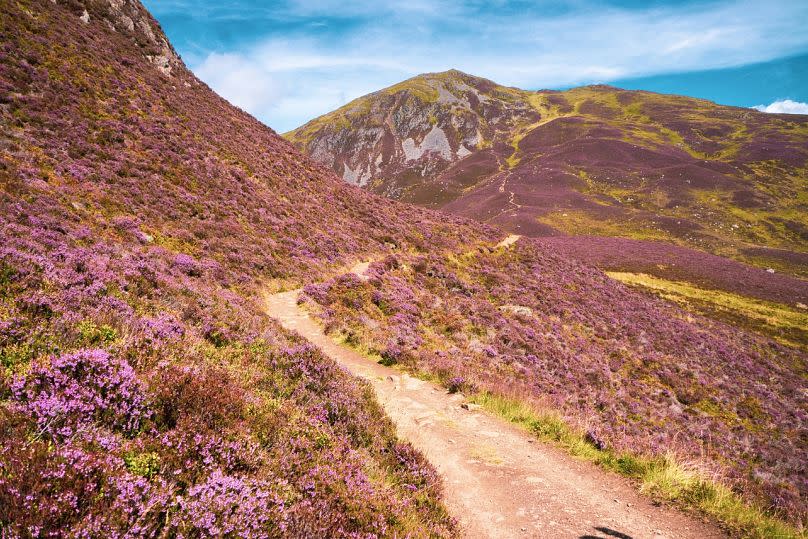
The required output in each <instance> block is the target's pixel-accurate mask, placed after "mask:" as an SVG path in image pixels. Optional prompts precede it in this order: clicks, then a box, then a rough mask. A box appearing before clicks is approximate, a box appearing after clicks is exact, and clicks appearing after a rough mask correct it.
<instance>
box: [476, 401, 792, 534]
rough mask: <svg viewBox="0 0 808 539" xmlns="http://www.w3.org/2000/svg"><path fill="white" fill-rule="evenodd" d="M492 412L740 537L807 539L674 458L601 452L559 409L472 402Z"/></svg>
mask: <svg viewBox="0 0 808 539" xmlns="http://www.w3.org/2000/svg"><path fill="white" fill-rule="evenodd" d="M470 400H471V402H473V403H475V404H478V405H480V406H481V407H482V408H483V409H484V410H486V411H487V412H489V413H491V414H494V415H496V416H499V417H501V418H502V419H505V420H507V421H509V422H511V423H514V424H516V425H518V426H520V427H522V428H524V429H526V430H527V431H529V432H530V433H532V434H534V435H535V436H536V437H537V438H538V439H540V440H542V441H544V442H549V443H551V444H553V445H555V446H557V447H560V448H562V449H564V450H565V451H566V452H568V453H569V454H571V455H573V456H575V457H578V458H581V459H584V460H587V461H590V462H593V463H595V464H597V465H598V466H600V467H602V468H605V469H606V470H609V471H612V472H616V473H618V474H620V475H623V476H626V477H629V478H631V479H632V480H634V481H636V482H637V484H638V485H639V489H640V491H641V492H643V493H644V494H647V495H649V496H651V497H652V498H654V499H658V500H665V501H669V502H674V503H675V504H677V505H679V506H680V507H685V508H691V509H697V510H699V511H701V512H703V513H705V514H707V515H709V516H711V517H713V518H715V519H716V520H717V521H718V522H720V523H721V525H722V526H724V527H726V528H727V529H728V530H730V531H731V532H732V533H733V534H735V535H740V536H743V537H754V538H772V537H777V538H798V537H806V533H805V532H804V531H801V530H798V529H797V528H795V527H794V526H792V525H790V524H789V523H787V522H785V521H783V520H781V519H779V518H777V517H774V516H772V515H770V514H767V512H766V511H765V510H764V509H763V508H761V507H760V506H758V505H756V504H754V503H750V502H748V501H746V500H744V499H743V498H742V497H741V496H739V495H738V494H736V493H734V492H733V491H732V490H731V489H730V488H729V487H727V486H726V485H723V484H722V483H721V482H719V481H718V480H716V479H714V478H712V477H710V476H709V475H708V474H706V473H704V472H701V471H699V470H698V469H697V468H695V467H694V466H688V465H686V464H684V463H682V462H680V461H679V460H678V459H677V458H676V457H675V456H674V455H672V454H669V455H665V456H645V455H637V454H630V453H625V452H619V451H614V450H611V449H598V448H597V447H595V446H594V445H593V444H592V443H590V442H589V441H587V439H586V436H585V434H584V433H583V432H581V431H579V430H577V429H575V428H573V427H571V426H570V425H569V423H567V422H566V421H565V420H564V419H563V418H562V416H561V415H560V414H559V413H558V412H557V411H554V410H543V409H540V408H538V407H535V406H531V405H529V404H527V403H526V402H524V401H522V400H519V399H514V398H509V397H503V396H499V395H493V394H491V393H486V392H483V393H478V394H476V395H474V396H472V397H471V398H470Z"/></svg>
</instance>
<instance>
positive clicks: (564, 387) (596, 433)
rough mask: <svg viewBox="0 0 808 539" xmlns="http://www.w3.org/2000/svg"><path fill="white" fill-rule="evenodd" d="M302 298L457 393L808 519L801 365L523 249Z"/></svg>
mask: <svg viewBox="0 0 808 539" xmlns="http://www.w3.org/2000/svg"><path fill="white" fill-rule="evenodd" d="M369 275H370V277H371V278H370V279H369V280H368V281H367V282H365V281H361V280H359V279H357V278H355V277H353V276H350V275H346V276H341V277H338V278H335V279H332V280H330V281H328V282H326V283H323V284H322V285H310V286H308V287H306V288H305V289H304V290H305V297H304V299H305V300H306V301H307V302H309V305H310V306H311V308H313V309H314V310H315V311H316V312H318V314H319V316H320V317H321V318H322V320H323V322H324V324H325V325H326V329H328V330H330V331H332V332H334V333H338V334H342V335H343V336H344V338H345V340H346V341H347V342H348V343H353V344H356V345H361V346H363V347H364V348H366V349H368V350H369V351H370V352H371V353H374V354H377V355H378V357H380V358H381V360H382V361H383V362H386V363H389V364H398V365H401V366H403V367H405V368H410V369H413V370H417V371H420V372H423V373H426V374H429V375H431V376H435V377H437V378H439V379H441V380H442V381H444V383H445V384H446V385H447V387H449V388H450V390H460V391H463V392H466V393H469V394H475V393H480V392H483V393H486V392H487V393H490V394H493V395H501V396H504V397H509V398H515V399H517V400H524V401H526V402H529V403H532V405H534V406H537V407H538V408H539V409H551V410H558V411H559V413H560V414H561V417H562V418H563V419H564V420H565V421H568V422H569V423H571V424H572V425H573V426H574V427H575V428H577V429H581V430H583V431H584V432H586V434H587V439H588V440H589V442H590V443H591V444H592V445H594V446H595V447H598V448H609V449H612V450H615V451H618V452H619V451H629V452H634V453H640V454H645V455H649V456H654V455H657V456H661V455H665V454H666V453H668V452H672V453H673V454H675V455H677V458H679V459H681V460H685V461H692V462H694V463H697V465H698V466H699V467H702V468H703V469H704V470H705V472H706V473H710V474H717V475H718V477H720V478H722V481H725V482H727V483H728V484H730V485H732V486H733V487H734V488H736V489H738V491H740V492H743V493H744V495H746V496H747V497H748V498H752V499H757V500H759V501H762V502H763V503H764V504H765V505H766V506H768V507H769V508H771V509H772V510H774V511H776V512H779V513H780V514H781V515H789V516H790V517H791V518H793V519H795V520H797V521H801V520H803V519H804V518H805V506H804V501H803V500H804V499H805V494H806V488H807V487H808V485H806V482H805V475H804V469H803V464H804V462H805V460H806V453H805V446H804V440H803V438H804V421H805V414H806V404H808V403H806V398H805V394H804V391H803V387H804V377H805V374H806V371H805V356H804V354H803V353H802V352H800V351H798V350H795V349H792V348H788V347H785V346H782V345H779V344H777V343H775V342H773V341H770V340H767V339H765V338H762V337H757V336H754V335H753V334H750V333H747V332H744V331H741V330H739V329H736V328H733V327H730V326H728V325H725V324H722V323H720V322H716V321H711V320H709V319H706V318H704V317H700V316H697V315H692V314H689V313H687V312H685V311H682V310H680V309H678V308H677V307H675V306H673V305H670V304H668V303H665V302H663V301H660V300H657V299H654V298H651V297H649V296H646V295H644V294H640V293H637V292H633V291H631V290H630V289H628V288H626V287H625V286H623V285H621V284H620V283H618V282H616V281H613V280H611V279H609V278H608V277H606V276H605V275H604V274H602V273H600V272H599V271H597V270H594V269H589V268H587V267H584V266H581V265H579V264H576V263H574V262H570V261H569V260H567V259H565V258H562V257H561V256H559V255H557V254H556V253H554V252H553V251H552V249H551V248H549V247H548V246H546V245H542V244H541V243H533V242H530V241H527V240H524V239H523V240H522V241H520V242H518V243H517V244H516V245H515V246H513V247H512V248H510V249H502V248H500V249H493V248H490V247H488V246H480V247H479V248H478V249H476V250H471V251H467V252H465V253H454V254H451V253H449V254H442V255H441V254H437V253H433V254H430V255H423V256H403V255H396V256H391V257H388V258H386V259H385V260H383V261H381V262H378V263H376V264H374V265H372V266H371V269H370V272H369Z"/></svg>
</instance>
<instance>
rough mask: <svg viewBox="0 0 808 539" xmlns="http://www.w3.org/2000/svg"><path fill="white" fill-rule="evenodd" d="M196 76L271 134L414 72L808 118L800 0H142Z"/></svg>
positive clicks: (807, 40) (805, 33) (807, 36)
mask: <svg viewBox="0 0 808 539" xmlns="http://www.w3.org/2000/svg"><path fill="white" fill-rule="evenodd" d="M144 4H145V5H146V6H147V7H148V8H149V10H150V11H151V12H152V14H154V16H155V17H156V18H157V19H158V21H159V22H160V23H161V25H162V26H163V29H164V30H165V32H166V34H167V35H168V37H169V39H170V40H171V41H172V43H173V44H174V46H175V48H176V49H177V51H178V52H179V53H180V55H181V56H182V57H183V59H184V60H185V62H186V64H187V65H188V67H190V68H191V69H192V70H193V71H194V73H196V75H197V76H198V77H199V78H201V79H202V80H203V81H205V82H206V83H207V84H209V85H210V86H211V87H212V88H213V89H214V90H216V91H217V92H218V93H219V94H221V95H222V96H224V97H225V98H226V99H228V100H229V101H230V102H232V103H233V104H235V105H237V106H239V107H241V108H242V109H244V110H246V111H247V112H249V113H251V114H253V115H254V116H256V117H257V118H259V119H260V120H261V121H263V122H264V123H266V124H267V125H269V126H270V127H272V128H274V129H275V130H276V131H278V132H285V131H288V130H291V129H293V128H295V127H297V126H299V125H302V124H303V123H305V122H306V121H308V120H310V119H312V118H315V117H317V116H319V115H321V114H325V113H326V112H329V111H331V110H334V109H336V108H338V107H340V106H342V105H344V104H346V103H347V102H349V101H350V100H352V99H355V98H357V97H360V96H362V95H365V94H368V93H370V92H373V91H376V90H379V89H381V88H384V87H387V86H390V85H392V84H395V83H397V82H400V81H402V80H404V79H407V78H410V77H413V76H415V75H418V74H420V73H426V72H436V71H445V70H447V69H459V70H461V71H465V72H467V73H470V74H473V75H478V76H482V77H486V78H489V79H492V80H494V81H496V82H498V83H500V84H505V85H508V86H517V87H519V88H524V89H530V90H538V89H563V88H569V87H572V86H578V85H582V84H593V83H608V84H613V85H615V86H620V87H624V88H630V89H644V90H651V91H657V92H665V93H676V94H682V95H690V96H694V97H701V98H706V99H711V100H713V101H716V102H718V103H722V104H726V105H736V106H744V107H756V108H758V109H759V110H764V111H766V112H787V113H803V114H808V29H806V26H808V0H767V1H761V0H676V1H666V0H566V1H559V0H555V1H550V0H532V1H527V0H387V1H384V0H266V1H261V0H144Z"/></svg>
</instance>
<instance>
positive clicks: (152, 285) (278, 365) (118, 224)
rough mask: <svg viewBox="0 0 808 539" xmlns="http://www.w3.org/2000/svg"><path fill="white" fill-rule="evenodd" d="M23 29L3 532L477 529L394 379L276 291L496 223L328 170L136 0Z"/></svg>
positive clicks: (14, 6) (50, 13)
mask: <svg viewBox="0 0 808 539" xmlns="http://www.w3.org/2000/svg"><path fill="white" fill-rule="evenodd" d="M85 9H86V13H87V14H86V16H85V15H84V14H85ZM87 17H89V22H86V23H85V22H84V20H86V19H87ZM127 21H128V22H127ZM0 34H1V35H2V36H3V39H2V42H1V43H0V131H2V137H1V138H2V140H3V142H2V148H3V151H2V152H0V535H2V536H3V537H9V538H11V537H31V536H34V537H57V536H58V537H61V536H69V537H99V536H103V537H154V536H176V537H220V536H223V535H228V534H229V535H231V536H251V537H279V536H293V537H311V536H323V537H378V536H392V535H397V536H399V537H405V536H412V537H426V536H448V535H453V534H454V533H455V524H454V522H453V521H452V520H451V519H450V518H449V517H448V516H447V514H446V512H445V510H444V509H443V507H442V505H441V502H440V495H441V485H440V482H439V481H438V479H437V476H436V474H435V471H434V470H433V469H432V468H431V467H430V466H429V464H428V463H427V462H426V461H425V460H424V459H423V457H421V456H420V454H418V453H417V452H415V451H414V450H413V449H412V448H411V447H410V446H408V445H406V444H403V443H402V442H400V441H399V440H397V439H396V437H395V432H394V429H393V427H392V425H391V423H390V422H389V420H388V419H387V418H386V417H385V416H384V415H383V413H382V411H381V409H380V407H379V406H378V404H377V403H376V402H375V400H374V399H373V395H372V392H371V391H370V390H369V388H368V387H367V386H366V385H364V384H363V383H361V382H359V381H356V380H354V379H352V378H350V377H349V376H347V375H346V374H345V373H344V372H343V371H342V370H341V369H339V368H337V367H336V365H335V364H333V362H331V361H330V360H328V359H327V358H325V357H323V356H322V355H321V354H320V352H319V351H318V350H316V349H314V348H312V347H310V346H307V345H306V344H305V343H301V342H300V341H299V339H298V338H297V337H294V336H292V335H290V334H288V333H286V332H284V331H283V330H281V329H280V328H279V327H278V326H277V325H276V324H274V323H273V322H272V321H270V320H269V319H267V318H266V316H265V315H264V314H263V313H262V311H261V309H260V307H259V304H258V297H259V291H260V289H261V287H263V285H264V284H265V282H266V281H269V280H272V279H283V280H286V281H297V282H304V281H307V280H309V279H313V278H317V277H318V276H321V275H324V274H325V273H326V272H328V271H331V270H332V269H333V268H334V267H336V266H337V265H340V264H344V263H346V262H349V261H351V260H354V259H356V258H359V257H360V256H362V255H363V254H364V253H368V252H371V251H373V252H377V251H383V250H387V249H397V250H416V251H417V250H423V249H425V248H427V247H428V246H429V245H430V244H440V245H444V246H452V245H458V244H459V242H461V241H464V240H468V239H469V238H472V237H478V236H479V235H480V234H483V235H484V236H486V237H489V236H491V237H492V235H493V234H494V232H493V231H491V230H485V231H482V232H481V231H480V230H479V229H477V228H475V227H472V226H470V225H468V224H467V223H466V222H464V221H461V220H457V219H446V218H444V217H436V216H435V214H432V213H430V212H427V211H425V210H421V209H417V208H411V207H403V206H398V205H395V204H393V203H391V202H388V201H383V200H378V199H376V198H374V197H372V196H370V195H367V194H364V193H362V192H361V191H359V190H356V189H353V188H350V187H348V186H345V185H343V184H342V183H341V182H340V181H338V180H337V179H336V178H333V177H332V176H330V175H329V174H328V173H326V172H325V171H323V170H322V169H320V168H318V167H316V166H314V165H312V164H310V163H308V162H307V161H306V160H305V159H304V158H302V157H301V156H300V155H299V154H298V153H297V152H296V151H295V150H293V149H292V147H291V146H290V145H288V144H287V143H286V142H284V141H282V140H281V139H280V138H279V137H278V136H277V135H276V134H275V133H273V132H272V131H271V130H270V129H268V128H266V127H264V126H262V125H261V124H260V123H259V122H257V121H256V120H254V119H253V118H251V117H249V116H248V115H246V114H244V113H243V112H241V111H239V110H237V109H235V108H233V107H232V106H230V105H229V104H227V103H226V102H225V101H224V100H222V99H221V98H219V97H218V96H216V95H215V94H213V93H212V92H211V91H210V90H209V89H208V88H207V87H206V86H205V85H204V84H202V83H201V82H199V81H198V80H196V79H195V78H194V77H193V75H192V74H191V73H190V72H188V71H187V70H186V69H185V68H184V67H183V65H182V63H181V62H180V61H179V59H178V58H177V57H176V56H175V55H174V54H173V51H172V50H171V48H170V45H168V43H167V42H165V40H164V37H163V35H162V32H161V31H160V29H159V27H158V26H157V24H156V22H155V21H154V20H153V19H152V18H151V17H150V16H149V15H148V13H147V12H146V11H145V10H144V9H143V7H142V6H141V5H140V4H139V3H138V2H136V1H135V0H125V1H122V2H106V1H99V2H95V1H87V2H84V1H82V0H71V1H68V2H62V1H58V2H55V3H54V2H51V1H50V0H25V1H22V2H11V3H9V2H3V3H0ZM223 126H226V128H223ZM324 231H328V233H324ZM449 231H452V232H453V233H456V235H450V234H448V232H449Z"/></svg>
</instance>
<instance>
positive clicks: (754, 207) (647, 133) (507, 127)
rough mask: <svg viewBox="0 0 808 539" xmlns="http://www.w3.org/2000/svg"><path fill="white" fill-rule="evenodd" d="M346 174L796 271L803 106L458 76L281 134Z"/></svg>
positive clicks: (409, 192) (487, 218)
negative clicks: (796, 109) (749, 105)
mask: <svg viewBox="0 0 808 539" xmlns="http://www.w3.org/2000/svg"><path fill="white" fill-rule="evenodd" d="M285 136H286V137H287V138H288V139H289V140H290V141H292V142H293V143H294V144H295V145H296V146H297V147H298V148H300V149H302V150H303V151H305V152H306V153H307V154H309V155H310V156H312V157H313V158H314V159H315V160H317V161H318V162H320V163H323V164H325V165H326V166H329V167H331V168H332V170H334V172H336V173H337V174H338V175H340V176H342V178H343V179H345V180H346V181H347V182H349V183H353V184H356V185H360V186H363V187H364V188H365V189H368V190H370V191H372V192H375V193H379V194H383V195H385V196H388V197H390V198H394V199H398V200H403V201H407V202H413V203H416V204H420V205H424V206H429V207H440V208H443V209H445V210H447V211H450V212H453V213H456V214H459V215H464V216H468V217H473V218H476V219H478V220H480V221H483V222H486V223H491V224H496V225H497V226H501V227H503V228H505V229H507V230H510V231H513V232H517V233H521V234H528V235H533V236H545V235H557V234H560V233H566V234H574V235H597V236H617V237H625V238H634V239H646V240H647V239H651V240H665V241H669V242H673V243H676V244H679V245H683V246H690V247H695V248H698V249H701V250H706V251H708V252H712V253H714V254H722V255H728V256H732V257H735V258H738V259H740V260H746V261H749V262H752V263H757V264H763V265H766V264H768V265H772V264H774V265H775V267H778V268H783V269H788V270H790V271H794V272H796V273H802V274H805V271H806V270H805V267H806V266H805V264H804V262H801V263H799V262H795V261H790V260H789V258H788V255H785V254H784V253H796V255H799V254H802V255H804V254H805V253H806V245H808V220H807V219H806V215H808V200H806V198H805V194H806V192H808V190H806V187H807V186H808V184H807V183H806V182H808V168H807V167H808V116H793V115H772V114H764V113H760V112H757V111H754V110H749V109H741V108H735V107H724V106H720V105H716V104H715V103H711V102H708V101H704V100H700V99H692V98H688V97H681V96H673V95H662V94H655V93H650V92H642V91H626V90H621V89H618V88H613V87H609V86H587V87H582V88H574V89H571V90H567V91H563V92H557V91H538V92H531V91H525V90H520V89H516V88H508V87H503V86H500V85H498V84H496V83H494V82H491V81H489V80H486V79H481V78H478V77H473V76H471V75H467V74H464V73H461V72H459V71H447V72H445V73H430V74H425V75H420V76H417V77H414V78H412V79H409V80H407V81H404V82H402V83H400V84H397V85H395V86H391V87H390V88H386V89H384V90H381V91H379V92H376V93H373V94H370V95H367V96H365V97H361V98H359V99H357V100H355V101H353V102H351V103H349V104H347V105H345V106H344V107H342V108H340V109H338V110H336V111H334V112H331V113H329V114H326V115H324V116H322V117H320V118H317V119H314V120H312V121H310V122H309V123H307V124H305V125H303V126H301V127H300V128H298V129H296V130H294V131H292V132H290V133H287V134H286V135H285Z"/></svg>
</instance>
